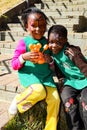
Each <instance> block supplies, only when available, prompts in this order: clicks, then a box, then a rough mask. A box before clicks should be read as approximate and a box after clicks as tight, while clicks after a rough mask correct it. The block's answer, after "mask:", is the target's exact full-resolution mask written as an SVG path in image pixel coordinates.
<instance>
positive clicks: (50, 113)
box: [45, 87, 60, 130]
mask: <svg viewBox="0 0 87 130" xmlns="http://www.w3.org/2000/svg"><path fill="white" fill-rule="evenodd" d="M46 90H47V97H46V103H47V119H46V126H45V130H56V129H57V123H58V119H59V116H58V114H59V108H60V98H59V95H58V91H57V89H56V88H51V87H46Z"/></svg>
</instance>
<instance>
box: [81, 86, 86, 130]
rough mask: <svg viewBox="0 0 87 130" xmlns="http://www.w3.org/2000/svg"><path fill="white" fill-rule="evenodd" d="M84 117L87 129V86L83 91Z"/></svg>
mask: <svg viewBox="0 0 87 130" xmlns="http://www.w3.org/2000/svg"><path fill="white" fill-rule="evenodd" d="M81 105H82V117H83V123H84V127H85V130H87V87H86V88H85V89H83V90H82V92H81Z"/></svg>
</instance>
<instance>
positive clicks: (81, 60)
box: [48, 25, 87, 130]
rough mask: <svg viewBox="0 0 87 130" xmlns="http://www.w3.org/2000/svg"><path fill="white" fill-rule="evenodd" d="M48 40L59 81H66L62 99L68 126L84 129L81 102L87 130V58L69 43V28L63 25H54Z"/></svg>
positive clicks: (73, 128)
mask: <svg viewBox="0 0 87 130" xmlns="http://www.w3.org/2000/svg"><path fill="white" fill-rule="evenodd" d="M48 42H49V48H50V50H51V51H52V56H53V58H54V61H55V69H56V73H57V76H58V78H59V81H63V83H64V87H63V89H62V92H61V99H62V101H63V104H64V109H65V114H66V119H67V125H68V128H69V130H82V126H81V125H82V123H81V115H80V111H79V103H80V105H81V107H82V117H83V123H84V127H85V130H87V60H86V58H85V57H84V56H83V55H82V53H81V50H80V48H79V47H77V46H73V45H70V44H69V43H68V39H67V29H66V28H65V27H64V26H62V25H53V26H52V27H51V28H50V29H49V31H48ZM58 69H59V70H60V71H61V72H62V74H63V75H61V74H60V73H59V70H58ZM62 76H64V78H63V80H61V79H62ZM78 96H80V102H78V100H77V97H78Z"/></svg>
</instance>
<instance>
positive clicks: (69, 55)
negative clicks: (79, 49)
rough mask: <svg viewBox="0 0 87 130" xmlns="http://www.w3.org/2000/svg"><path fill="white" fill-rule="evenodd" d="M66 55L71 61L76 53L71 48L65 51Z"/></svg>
mask: <svg viewBox="0 0 87 130" xmlns="http://www.w3.org/2000/svg"><path fill="white" fill-rule="evenodd" d="M65 54H66V55H67V56H68V57H69V58H70V60H72V59H73V57H74V52H73V50H72V49H71V48H69V47H67V48H66V50H65Z"/></svg>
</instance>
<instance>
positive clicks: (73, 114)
mask: <svg viewBox="0 0 87 130" xmlns="http://www.w3.org/2000/svg"><path fill="white" fill-rule="evenodd" d="M78 94H79V91H77V90H75V89H74V88H72V87H69V86H65V87H64V89H63V91H62V93H61V98H62V101H63V104H64V111H65V114H66V120H67V125H68V128H69V130H82V127H81V117H80V113H79V104H78V101H77V95H78Z"/></svg>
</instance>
